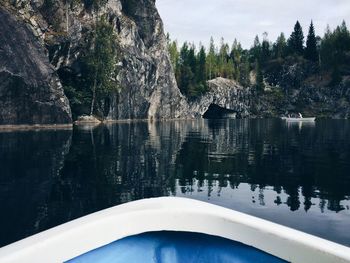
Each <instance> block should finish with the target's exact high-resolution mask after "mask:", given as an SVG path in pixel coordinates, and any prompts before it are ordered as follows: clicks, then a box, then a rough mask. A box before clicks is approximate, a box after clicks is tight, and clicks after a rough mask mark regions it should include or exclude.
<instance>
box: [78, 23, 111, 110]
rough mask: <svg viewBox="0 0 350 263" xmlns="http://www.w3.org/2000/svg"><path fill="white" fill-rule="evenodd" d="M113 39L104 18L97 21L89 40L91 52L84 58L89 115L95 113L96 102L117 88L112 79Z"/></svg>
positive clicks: (109, 27) (109, 26)
mask: <svg viewBox="0 0 350 263" xmlns="http://www.w3.org/2000/svg"><path fill="white" fill-rule="evenodd" d="M115 39H116V37H115V35H114V32H113V27H112V26H111V25H110V24H108V23H107V21H106V20H105V19H104V18H101V19H100V20H98V21H97V22H96V25H95V29H94V35H93V38H92V39H91V46H92V50H91V51H90V53H89V54H88V55H87V56H86V57H85V58H84V59H85V64H86V67H87V69H88V71H89V78H90V79H89V81H90V83H91V93H92V100H91V106H90V115H92V114H93V113H94V111H95V104H96V102H97V101H98V100H99V99H102V97H103V95H105V94H107V93H109V92H111V91H113V90H115V89H116V88H117V85H116V83H115V81H114V79H115V78H113V74H114V73H115V72H114V71H115V61H116V59H117V47H116V44H115ZM114 77H115V76H114Z"/></svg>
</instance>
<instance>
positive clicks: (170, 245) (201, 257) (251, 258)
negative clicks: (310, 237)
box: [67, 231, 286, 263]
mask: <svg viewBox="0 0 350 263" xmlns="http://www.w3.org/2000/svg"><path fill="white" fill-rule="evenodd" d="M67 262H69V263H78V262H79V263H82V262H84V263H217V262H220V263H222V262H232V263H267V262H268V263H282V262H286V261H284V260H282V259H280V258H277V257H275V256H273V255H270V254H267V253H265V252H263V251H261V250H258V249H256V248H254V247H251V246H247V245H244V244H242V243H239V242H235V241H232V240H229V239H225V238H221V237H217V236H210V235H205V234H199V233H188V232H173V231H161V232H148V233H143V234H140V235H136V236H130V237H126V238H123V239H120V240H117V241H115V242H113V243H111V244H108V245H106V246H103V247H100V248H97V249H95V250H92V251H90V252H87V253H85V254H83V255H81V256H78V257H76V258H74V259H72V260H69V261H67Z"/></svg>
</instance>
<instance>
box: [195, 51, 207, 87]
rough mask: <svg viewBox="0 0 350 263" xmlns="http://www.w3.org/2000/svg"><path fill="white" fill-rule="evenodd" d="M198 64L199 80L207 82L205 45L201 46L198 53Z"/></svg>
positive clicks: (202, 82) (203, 82)
mask: <svg viewBox="0 0 350 263" xmlns="http://www.w3.org/2000/svg"><path fill="white" fill-rule="evenodd" d="M197 61H198V64H197V65H198V66H197V82H199V83H201V84H205V83H206V80H207V77H206V71H205V67H206V66H205V65H206V54H205V48H204V46H201V47H200V50H199V53H198V58H197Z"/></svg>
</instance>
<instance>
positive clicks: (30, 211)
mask: <svg viewBox="0 0 350 263" xmlns="http://www.w3.org/2000/svg"><path fill="white" fill-rule="evenodd" d="M71 134H72V132H71V131H69V130H67V131H62V130H61V131H58V132H55V131H40V132H36V131H29V132H11V133H10V132H9V133H7V132H5V133H1V132H0V208H1V211H2V216H1V218H0V237H1V238H0V246H1V245H3V244H7V243H10V242H13V241H16V240H18V239H21V238H23V237H25V236H27V235H31V234H32V233H35V232H38V231H40V229H41V228H40V222H41V220H43V219H45V218H47V203H48V199H47V197H48V195H49V194H50V193H51V192H52V190H53V189H54V187H55V184H56V182H57V180H60V170H61V169H62V167H63V165H64V158H65V155H66V154H67V153H68V151H69V147H70V144H71Z"/></svg>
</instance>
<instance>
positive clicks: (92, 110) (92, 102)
mask: <svg viewBox="0 0 350 263" xmlns="http://www.w3.org/2000/svg"><path fill="white" fill-rule="evenodd" d="M96 85H97V71H96V72H95V80H94V86H93V88H92V100H91V107H90V115H91V116H92V114H93V112H94V105H95V100H96Z"/></svg>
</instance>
